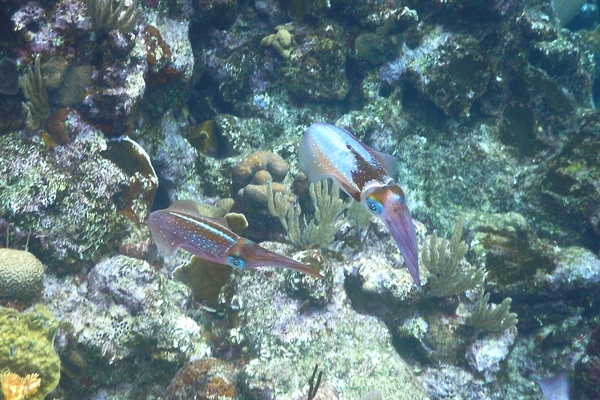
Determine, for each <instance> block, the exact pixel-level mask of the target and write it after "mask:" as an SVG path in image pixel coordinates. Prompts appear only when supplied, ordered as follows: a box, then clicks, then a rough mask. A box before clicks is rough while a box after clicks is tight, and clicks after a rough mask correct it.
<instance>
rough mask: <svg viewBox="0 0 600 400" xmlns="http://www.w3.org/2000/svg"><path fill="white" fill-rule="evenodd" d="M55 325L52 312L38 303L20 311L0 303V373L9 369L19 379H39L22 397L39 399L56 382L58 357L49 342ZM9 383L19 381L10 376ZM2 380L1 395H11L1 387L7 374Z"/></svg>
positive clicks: (6, 397) (48, 391)
mask: <svg viewBox="0 0 600 400" xmlns="http://www.w3.org/2000/svg"><path fill="white" fill-rule="evenodd" d="M57 325H58V324H57V321H56V320H55V319H54V317H53V316H52V314H50V312H49V311H48V309H47V308H46V307H44V306H41V305H37V306H35V307H34V308H33V309H31V310H29V311H27V312H24V313H19V312H18V311H16V310H13V309H10V308H3V307H0V349H1V351H0V373H2V372H4V373H7V372H10V373H13V374H16V375H18V377H19V379H21V378H20V377H27V376H30V375H37V376H38V377H39V381H40V382H39V388H38V389H37V390H36V391H35V392H34V393H30V395H29V396H28V397H22V398H27V399H31V400H43V399H44V398H45V397H46V395H47V394H48V393H50V392H51V391H52V390H53V389H54V388H55V387H56V385H58V381H59V378H60V360H59V359H58V356H57V355H56V353H55V352H54V348H53V346H52V343H53V341H54V335H55V334H56V328H57ZM12 383H13V384H14V383H22V382H21V381H18V382H15V380H14V379H13V380H12ZM2 384H3V389H4V390H5V399H6V400H9V399H11V397H9V396H10V394H9V393H10V392H6V389H5V387H4V385H5V384H7V385H10V384H11V380H10V378H9V381H8V382H7V380H6V379H5V378H3V379H2ZM21 389H24V388H21ZM9 390H10V391H13V390H19V388H14V387H13V388H9ZM14 398H15V399H16V398H18V397H14Z"/></svg>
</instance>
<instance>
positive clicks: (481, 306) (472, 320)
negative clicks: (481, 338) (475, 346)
mask: <svg viewBox="0 0 600 400" xmlns="http://www.w3.org/2000/svg"><path fill="white" fill-rule="evenodd" d="M489 300H490V294H489V293H486V294H483V290H482V291H481V293H480V296H479V300H478V301H477V303H475V308H474V309H473V311H472V312H471V314H470V315H469V316H468V317H467V319H466V321H465V325H468V326H472V327H473V328H475V336H477V335H478V334H479V333H481V332H501V331H503V330H505V329H507V328H509V327H511V326H513V325H516V324H517V322H518V319H517V314H515V313H511V312H510V304H511V303H512V299H511V298H510V297H507V298H506V299H504V300H502V303H500V304H497V305H496V304H488V301H489Z"/></svg>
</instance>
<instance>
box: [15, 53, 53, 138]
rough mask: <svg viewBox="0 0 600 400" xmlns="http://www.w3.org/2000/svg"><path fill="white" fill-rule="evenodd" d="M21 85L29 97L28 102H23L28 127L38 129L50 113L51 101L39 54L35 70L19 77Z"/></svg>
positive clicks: (26, 96)
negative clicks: (49, 100)
mask: <svg viewBox="0 0 600 400" xmlns="http://www.w3.org/2000/svg"><path fill="white" fill-rule="evenodd" d="M19 86H20V87H21V90H23V94H24V95H25V98H26V99H27V102H26V103H23V113H24V114H25V123H26V125H27V128H28V129H37V128H39V126H40V124H41V123H42V121H43V120H45V119H46V118H47V117H48V115H50V103H49V102H48V93H47V92H46V84H45V82H44V77H43V76H42V71H41V68H40V57H39V56H38V57H36V58H35V62H34V66H33V70H32V69H30V70H29V71H27V73H26V74H25V75H23V76H22V77H21V78H20V79H19Z"/></svg>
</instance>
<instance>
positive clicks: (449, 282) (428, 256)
mask: <svg viewBox="0 0 600 400" xmlns="http://www.w3.org/2000/svg"><path fill="white" fill-rule="evenodd" d="M461 234H462V221H458V222H457V223H456V226H455V228H454V232H453V233H452V236H451V237H450V240H447V239H444V238H438V237H437V235H435V234H433V235H431V236H430V237H429V238H428V239H427V240H425V241H424V243H423V245H422V246H421V261H422V263H423V265H425V266H426V267H427V269H428V270H429V273H430V275H429V280H428V283H427V294H426V296H428V297H448V296H454V295H457V294H460V293H464V292H465V291H466V290H468V289H472V288H474V287H475V286H477V285H480V284H482V283H483V280H484V279H485V271H484V270H483V269H482V268H476V267H473V266H472V265H471V264H469V263H468V262H467V261H466V260H465V259H464V257H465V254H467V251H468V250H469V246H468V245H467V244H466V243H465V242H463V241H461Z"/></svg>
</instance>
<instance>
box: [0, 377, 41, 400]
mask: <svg viewBox="0 0 600 400" xmlns="http://www.w3.org/2000/svg"><path fill="white" fill-rule="evenodd" d="M1 381H2V394H3V395H4V398H5V399H6V400H25V399H28V398H29V397H30V396H31V395H33V394H34V393H35V392H37V390H38V389H39V388H40V385H41V383H42V381H41V379H40V376H39V375H38V374H29V375H27V376H25V377H24V378H23V377H20V376H19V375H17V374H15V373H13V372H7V373H5V374H4V375H2V378H1Z"/></svg>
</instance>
